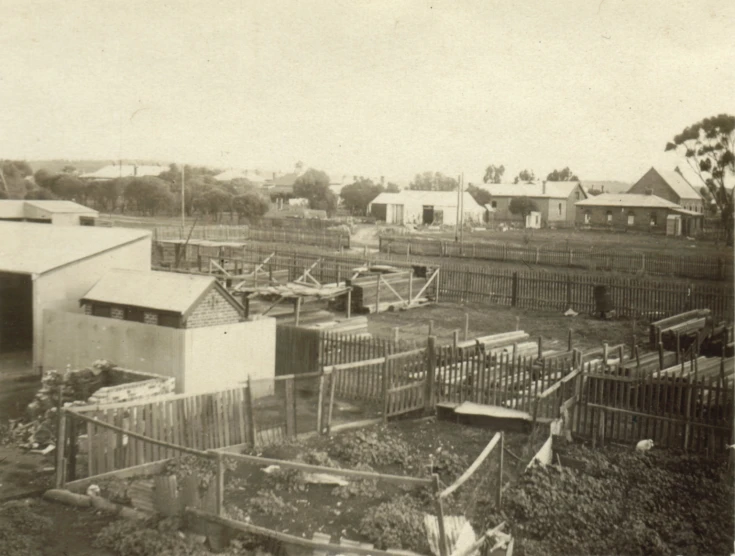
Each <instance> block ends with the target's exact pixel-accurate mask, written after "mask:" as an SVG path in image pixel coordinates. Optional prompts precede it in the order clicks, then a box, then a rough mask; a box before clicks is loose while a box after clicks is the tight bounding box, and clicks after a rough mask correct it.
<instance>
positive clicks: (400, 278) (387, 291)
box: [330, 266, 429, 315]
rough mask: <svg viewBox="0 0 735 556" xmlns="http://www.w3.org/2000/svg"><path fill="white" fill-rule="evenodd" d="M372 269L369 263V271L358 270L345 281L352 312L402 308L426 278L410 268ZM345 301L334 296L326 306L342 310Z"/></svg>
mask: <svg viewBox="0 0 735 556" xmlns="http://www.w3.org/2000/svg"><path fill="white" fill-rule="evenodd" d="M376 268H377V267H375V266H372V267H370V270H369V273H362V274H361V275H359V276H357V277H356V278H354V279H352V280H348V281H347V285H349V286H352V307H351V310H352V312H353V313H354V314H358V315H360V314H366V313H375V312H378V313H381V312H383V311H390V310H396V309H401V308H406V307H408V306H409V303H410V301H411V298H412V296H416V295H417V294H418V293H419V292H420V291H421V288H423V287H424V285H425V284H426V278H425V277H418V276H415V275H414V271H413V270H396V269H393V270H394V271H393V272H378V271H375V270H376ZM377 270H383V269H379V268H377ZM374 271H375V272H374ZM428 301H429V298H428V297H427V296H426V295H424V296H422V299H420V300H417V302H419V303H426V302H428ZM345 303H346V299H342V298H340V299H335V300H334V301H333V302H332V304H331V305H330V308H331V309H332V310H334V311H344V310H345V309H346V307H345Z"/></svg>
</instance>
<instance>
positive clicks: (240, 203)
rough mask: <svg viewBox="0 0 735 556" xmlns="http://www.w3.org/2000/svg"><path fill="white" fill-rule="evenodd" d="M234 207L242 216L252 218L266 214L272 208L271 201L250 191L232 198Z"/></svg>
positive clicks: (239, 215)
mask: <svg viewBox="0 0 735 556" xmlns="http://www.w3.org/2000/svg"><path fill="white" fill-rule="evenodd" d="M232 208H233V210H234V211H235V212H236V213H237V216H238V220H239V218H241V217H244V218H247V219H252V218H260V217H262V216H264V215H265V214H266V213H267V212H268V210H269V209H270V203H269V202H268V199H266V198H265V197H264V196H263V195H261V194H259V193H257V192H255V191H250V192H248V193H244V194H242V195H237V196H236V197H234V198H233V199H232Z"/></svg>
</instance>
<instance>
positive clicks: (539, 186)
mask: <svg viewBox="0 0 735 556" xmlns="http://www.w3.org/2000/svg"><path fill="white" fill-rule="evenodd" d="M578 186H579V182H578V181H547V182H546V185H545V186H544V183H543V182H534V183H481V184H479V185H478V186H477V187H479V188H480V189H484V190H485V191H487V192H488V193H490V195H492V196H493V197H533V198H544V199H566V198H567V197H569V195H570V194H571V193H572V191H574V189H575V188H576V187H578Z"/></svg>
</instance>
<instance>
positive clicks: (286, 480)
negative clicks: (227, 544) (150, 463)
mask: <svg viewBox="0 0 735 556" xmlns="http://www.w3.org/2000/svg"><path fill="white" fill-rule="evenodd" d="M495 432H496V431H493V430H488V429H484V428H478V427H470V426H464V425H457V424H452V423H447V422H443V421H436V420H435V419H428V420H426V419H424V420H406V421H398V422H394V423H390V424H389V425H387V426H374V427H368V428H364V429H360V430H357V431H351V432H344V433H340V434H338V435H336V436H334V437H324V436H321V437H313V438H309V439H307V440H302V441H299V442H296V443H293V444H289V445H279V446H273V447H270V448H266V449H264V450H261V451H259V452H258V455H262V456H263V457H268V458H276V459H285V460H294V459H296V460H301V461H306V462H307V463H314V464H319V465H327V466H334V465H336V466H339V467H344V468H355V467H358V468H359V467H360V466H364V465H369V469H370V470H374V471H376V472H380V473H389V474H394V475H406V476H413V477H427V476H428V468H429V467H428V466H429V465H430V464H431V462H433V465H434V467H433V468H432V469H433V470H434V472H437V473H438V474H439V476H440V481H441V483H442V485H443V486H442V488H443V487H444V486H448V485H449V484H451V483H452V482H453V481H454V480H456V479H457V478H458V477H459V476H460V475H461V473H462V472H464V471H465V470H466V469H467V468H468V467H469V465H470V464H471V463H472V462H473V461H474V459H475V458H476V457H477V456H478V455H479V454H480V453H481V452H482V450H483V448H484V447H485V446H486V445H487V443H488V442H489V441H490V440H491V439H492V437H493V435H494V434H495ZM546 434H548V431H546ZM543 441H544V438H543V433H538V434H534V435H527V434H522V433H506V435H505V442H506V443H505V446H506V448H507V449H509V450H510V451H511V452H512V453H513V456H510V457H506V458H505V461H504V473H503V481H504V483H508V482H511V481H514V480H515V479H516V477H517V476H518V475H519V474H520V473H521V472H522V471H523V469H524V468H525V465H526V464H527V463H528V461H530V459H531V458H532V456H533V454H534V453H535V452H536V450H537V449H538V448H539V447H540V445H541V444H542V443H543ZM250 453H252V452H250ZM493 465H494V466H497V462H496V459H495V458H494V457H493V456H491V457H490V458H489V459H488V460H486V463H484V464H483V466H482V467H481V468H480V471H481V472H482V473H478V475H477V477H479V476H481V475H482V476H483V477H487V476H491V477H493V478H494V477H495V473H493V472H491V471H490V469H491V468H492V466H493ZM495 469H497V467H495ZM226 480H227V488H226V496H225V503H226V507H228V508H230V511H235V512H236V513H237V514H238V515H239V519H249V520H251V521H252V522H253V523H254V524H256V525H261V526H265V527H268V528H271V529H276V530H278V531H282V532H288V533H290V534H292V535H297V536H305V537H306V538H311V536H312V534H313V533H315V532H321V533H325V534H329V535H332V536H333V540H337V539H338V538H339V537H340V536H342V537H344V538H347V539H350V540H354V541H361V542H374V543H376V546H378V544H379V543H378V542H377V540H376V538H375V537H372V538H371V534H374V531H373V532H372V533H371V532H369V531H367V530H366V529H365V526H364V525H363V524H362V521H363V518H365V517H366V516H367V515H369V513H370V511H371V508H372V509H373V511H374V508H376V507H377V506H379V505H380V504H383V503H385V502H393V501H396V500H398V499H401V498H403V497H405V496H408V497H409V500H411V501H412V503H415V504H416V505H417V507H418V508H421V509H425V510H426V511H429V512H432V511H433V508H432V507H431V505H430V504H431V502H430V500H431V499H430V498H429V492H430V491H429V490H428V489H426V488H424V489H421V488H419V489H413V490H410V489H407V488H405V487H402V486H399V485H393V484H389V483H384V482H378V483H377V484H368V485H364V483H366V482H367V483H369V482H368V481H351V483H355V486H354V488H356V489H358V490H357V491H354V490H349V492H345V490H344V487H339V488H335V486H334V485H322V484H304V483H303V482H300V481H299V480H298V479H297V478H296V477H295V476H294V475H293V474H289V473H288V472H286V473H285V474H284V475H280V476H279V475H276V476H273V475H267V474H265V473H264V472H263V468H262V467H260V466H256V465H249V464H239V465H238V466H237V468H236V469H235V470H234V471H232V472H230V473H228V475H227V478H226ZM493 480H495V481H497V479H493ZM473 481H475V477H473V478H472V479H470V481H468V482H467V483H466V485H467V488H465V489H464V490H462V491H457V495H456V500H452V501H450V502H448V503H447V511H449V512H451V515H461V514H463V513H465V510H467V509H468V508H469V512H468V515H467V517H468V518H469V519H470V520H471V521H472V522H473V525H474V526H475V528H476V530H478V531H479V530H480V529H482V528H483V527H485V526H487V524H486V523H485V522H484V513H483V512H482V511H481V508H480V506H479V505H478V503H477V501H478V499H481V500H483V502H484V503H487V502H488V500H489V499H492V492H494V488H495V486H494V485H490V484H489V483H483V484H481V485H480V484H478V483H476V482H473ZM359 483H363V486H360V485H359ZM495 484H497V483H495ZM352 488H353V486H352V485H351V486H350V489H352ZM478 489H479V490H478ZM268 492H272V493H274V494H276V495H277V496H278V498H279V501H277V502H276V501H273V500H269V499H268V496H267V493H268ZM257 498H260V500H261V501H259V502H255V503H254V501H253V500H254V499H257ZM233 507H234V508H237V509H236V510H233ZM407 508H409V511H412V510H413V509H415V508H414V507H413V506H411V505H410V504H409V506H407ZM404 548H412V549H413V550H418V549H419V547H416V546H413V547H408V546H404Z"/></svg>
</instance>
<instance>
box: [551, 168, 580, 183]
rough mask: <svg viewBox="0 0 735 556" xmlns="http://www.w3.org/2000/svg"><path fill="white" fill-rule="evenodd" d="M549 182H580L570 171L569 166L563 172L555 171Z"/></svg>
mask: <svg viewBox="0 0 735 556" xmlns="http://www.w3.org/2000/svg"><path fill="white" fill-rule="evenodd" d="M546 179H547V180H548V181H579V178H578V177H577V176H576V175H575V174H574V172H572V171H571V170H570V169H569V166H567V167H565V168H564V169H563V170H554V171H553V172H551V173H550V174H549V175H548V176H546Z"/></svg>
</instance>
